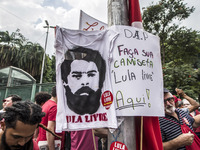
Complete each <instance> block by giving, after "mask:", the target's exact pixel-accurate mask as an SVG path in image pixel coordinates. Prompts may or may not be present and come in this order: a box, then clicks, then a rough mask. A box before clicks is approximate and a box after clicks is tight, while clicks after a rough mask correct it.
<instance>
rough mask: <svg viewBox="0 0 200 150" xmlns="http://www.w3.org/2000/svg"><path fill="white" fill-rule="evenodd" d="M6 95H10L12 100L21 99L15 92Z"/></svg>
mask: <svg viewBox="0 0 200 150" xmlns="http://www.w3.org/2000/svg"><path fill="white" fill-rule="evenodd" d="M8 97H11V100H12V102H17V101H21V100H22V98H21V97H20V96H19V95H16V94H12V95H9V96H8Z"/></svg>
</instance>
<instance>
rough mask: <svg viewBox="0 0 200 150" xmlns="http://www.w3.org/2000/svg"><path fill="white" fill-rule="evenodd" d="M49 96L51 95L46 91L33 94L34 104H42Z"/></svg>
mask: <svg viewBox="0 0 200 150" xmlns="http://www.w3.org/2000/svg"><path fill="white" fill-rule="evenodd" d="M50 98H51V95H50V94H49V93H47V92H39V93H37V94H36V95H35V102H36V104H38V105H40V106H42V105H43V104H44V103H45V102H46V101H48V100H49V99H50Z"/></svg>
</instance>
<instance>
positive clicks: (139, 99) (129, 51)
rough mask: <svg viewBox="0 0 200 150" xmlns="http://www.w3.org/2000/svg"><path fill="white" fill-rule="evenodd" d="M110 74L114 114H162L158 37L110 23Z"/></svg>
mask: <svg viewBox="0 0 200 150" xmlns="http://www.w3.org/2000/svg"><path fill="white" fill-rule="evenodd" d="M111 29H113V30H114V31H116V32H119V33H120V35H119V37H118V38H117V40H116V41H115V45H114V49H113V60H112V63H111V78H112V86H113V97H114V101H115V105H116V106H115V107H116V111H117V116H164V105H163V101H162V100H163V75H162V67H161V59H160V43H159V42H160V39H159V37H157V36H155V35H152V34H150V33H148V32H146V31H144V30H142V29H138V28H135V27H129V26H112V27H111Z"/></svg>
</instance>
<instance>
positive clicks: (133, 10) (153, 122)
mask: <svg viewBox="0 0 200 150" xmlns="http://www.w3.org/2000/svg"><path fill="white" fill-rule="evenodd" d="M129 17H130V18H129V20H130V25H131V26H133V27H136V28H140V29H143V26H142V17H141V13H140V4H139V0H129ZM135 127H136V143H137V145H136V147H137V150H139V149H140V131H141V130H140V129H141V117H135ZM142 143H143V144H142V149H143V150H147V149H152V150H163V144H162V136H161V132H160V124H159V120H158V117H143V141H142Z"/></svg>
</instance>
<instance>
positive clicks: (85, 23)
mask: <svg viewBox="0 0 200 150" xmlns="http://www.w3.org/2000/svg"><path fill="white" fill-rule="evenodd" d="M105 28H107V24H105V23H103V22H101V21H99V20H97V19H95V18H93V17H91V16H89V15H88V14H86V13H85V12H83V11H82V10H81V11H80V21H79V29H80V30H83V31H94V30H104V29H105Z"/></svg>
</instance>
